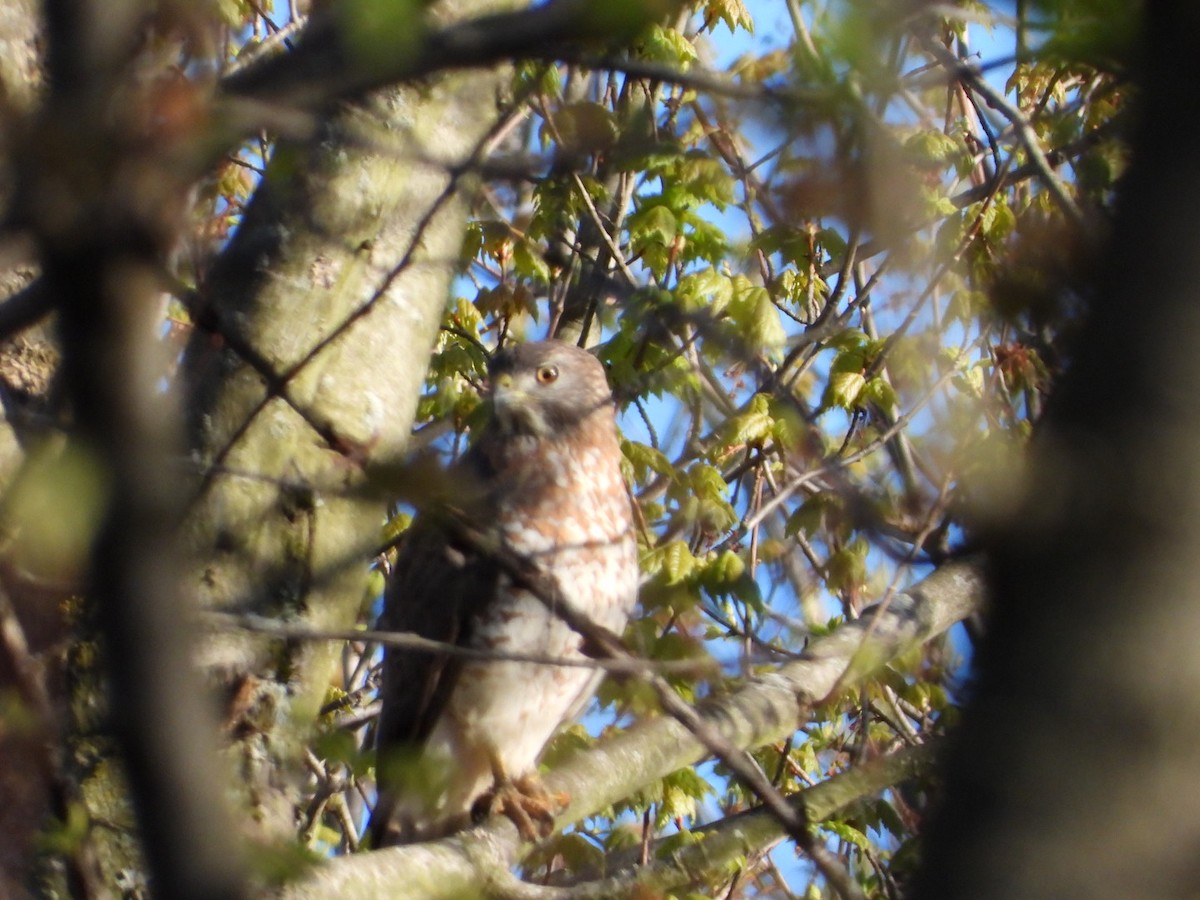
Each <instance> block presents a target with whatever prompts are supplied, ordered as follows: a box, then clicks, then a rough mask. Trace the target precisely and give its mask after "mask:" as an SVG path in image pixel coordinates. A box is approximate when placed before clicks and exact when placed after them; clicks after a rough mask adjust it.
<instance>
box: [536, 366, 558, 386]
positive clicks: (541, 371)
mask: <svg viewBox="0 0 1200 900" xmlns="http://www.w3.org/2000/svg"><path fill="white" fill-rule="evenodd" d="M537 380H538V384H552V383H553V382H555V381H557V380H558V366H539V367H538V370H537Z"/></svg>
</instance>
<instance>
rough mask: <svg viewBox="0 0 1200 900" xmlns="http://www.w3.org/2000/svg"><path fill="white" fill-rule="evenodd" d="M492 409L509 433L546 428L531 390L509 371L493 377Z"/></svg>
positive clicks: (497, 421)
mask: <svg viewBox="0 0 1200 900" xmlns="http://www.w3.org/2000/svg"><path fill="white" fill-rule="evenodd" d="M492 410H493V414H494V416H495V419H496V424H497V425H499V426H500V428H501V429H502V430H503V431H505V432H508V433H509V434H513V433H531V434H541V433H543V432H544V431H545V430H546V423H545V422H543V421H542V420H541V417H540V415H539V414H538V411H537V409H536V404H535V403H534V402H533V398H532V397H530V395H529V391H528V390H526V389H525V387H524V386H523V385H521V384H520V383H519V381H518V379H516V378H514V377H513V376H512V374H510V373H508V372H505V373H504V374H502V375H497V376H496V377H495V378H493V379H492Z"/></svg>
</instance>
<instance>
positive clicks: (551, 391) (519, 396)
mask: <svg viewBox="0 0 1200 900" xmlns="http://www.w3.org/2000/svg"><path fill="white" fill-rule="evenodd" d="M488 375H489V377H490V380H491V401H492V409H493V412H494V416H493V424H492V427H493V428H496V429H498V430H499V431H501V432H502V433H505V434H522V435H528V436H532V437H551V436H554V435H559V434H562V432H564V431H569V430H570V429H572V428H574V427H575V426H577V425H579V424H580V423H582V422H584V421H585V420H587V419H588V418H589V417H590V416H592V415H594V414H596V413H597V412H604V413H605V414H606V415H608V416H610V417H611V415H612V413H611V408H612V392H611V391H610V390H609V387H608V379H607V378H606V377H605V375H604V366H602V365H601V364H600V361H599V360H597V359H596V358H595V357H594V356H592V355H591V354H590V353H588V352H587V351H586V350H581V349H580V348H579V347H576V346H575V345H574V344H568V343H566V342H565V341H535V342H532V343H528V344H517V345H512V346H508V347H505V348H504V349H503V350H501V351H500V352H499V353H497V354H496V355H495V356H494V357H493V358H492V362H491V365H490V366H489V367H488Z"/></svg>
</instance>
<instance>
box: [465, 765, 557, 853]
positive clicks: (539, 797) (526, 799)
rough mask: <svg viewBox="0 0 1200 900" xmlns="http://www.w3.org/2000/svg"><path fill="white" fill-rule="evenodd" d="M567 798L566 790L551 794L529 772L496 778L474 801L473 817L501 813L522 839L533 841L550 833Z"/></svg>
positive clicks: (478, 818)
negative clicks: (516, 775) (493, 785)
mask: <svg viewBox="0 0 1200 900" xmlns="http://www.w3.org/2000/svg"><path fill="white" fill-rule="evenodd" d="M569 802H570V798H569V797H568V796H567V795H566V794H563V793H557V794H551V793H550V792H548V791H547V790H546V789H545V788H544V787H543V786H542V782H541V780H540V779H539V778H538V777H537V775H535V774H533V773H530V774H528V775H522V776H520V777H519V778H514V779H513V780H511V781H509V780H507V779H503V780H502V779H499V778H498V779H497V780H496V785H495V787H493V788H492V790H491V791H489V792H488V793H486V794H484V795H483V796H482V797H480V798H479V799H478V800H476V801H475V806H474V809H473V811H472V812H473V816H472V817H473V818H474V819H475V820H476V821H479V820H481V819H483V818H484V817H486V816H489V815H491V814H492V813H503V814H504V815H506V816H508V818H509V819H511V820H512V823H513V824H514V825H516V826H517V831H519V832H520V834H521V839H522V840H525V841H536V840H538V839H539V838H546V837H549V836H550V834H551V832H553V831H554V816H555V814H557V813H559V812H561V811H562V810H563V809H565V808H566V806H567V804H568V803H569Z"/></svg>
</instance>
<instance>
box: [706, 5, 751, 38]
mask: <svg viewBox="0 0 1200 900" xmlns="http://www.w3.org/2000/svg"><path fill="white" fill-rule="evenodd" d="M701 15H702V16H703V18H704V27H705V28H707V29H708V30H709V31H712V29H713V28H714V26H716V24H717V22H724V23H725V27H726V28H728V29H729V33H730V34H733V33H734V32H735V31H737V29H739V28H742V29H744V30H746V31H748V32H750V33H751V34H753V33H754V19H752V18H751V17H750V11H749V10H747V9H746V6H745V4H744V3H742V0H708V2H706V3H705V4H704V9H703V10H701Z"/></svg>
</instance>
